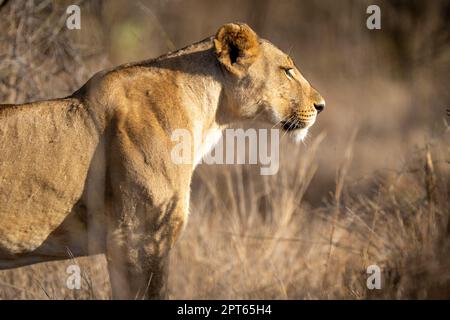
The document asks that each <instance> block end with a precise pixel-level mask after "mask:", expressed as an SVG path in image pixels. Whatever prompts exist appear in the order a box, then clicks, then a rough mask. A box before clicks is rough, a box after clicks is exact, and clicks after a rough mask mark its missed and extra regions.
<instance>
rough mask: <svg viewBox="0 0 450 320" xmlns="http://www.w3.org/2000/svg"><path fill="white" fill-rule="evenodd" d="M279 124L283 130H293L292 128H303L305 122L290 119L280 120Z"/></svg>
mask: <svg viewBox="0 0 450 320" xmlns="http://www.w3.org/2000/svg"><path fill="white" fill-rule="evenodd" d="M281 125H282V126H283V129H284V130H285V131H294V130H297V129H303V128H305V127H306V124H305V123H303V122H301V121H298V120H294V121H290V120H287V121H282V122H281Z"/></svg>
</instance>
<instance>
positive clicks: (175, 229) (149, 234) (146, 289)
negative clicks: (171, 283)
mask: <svg viewBox="0 0 450 320" xmlns="http://www.w3.org/2000/svg"><path fill="white" fill-rule="evenodd" d="M133 198H134V200H136V198H135V197H133ZM146 200H147V202H145V201H144V199H141V200H140V201H133V204H130V203H128V205H130V207H128V210H127V211H126V213H122V218H119V219H117V215H116V216H115V218H113V219H112V221H110V224H109V226H108V229H109V232H108V237H107V248H106V256H107V260H108V268H109V273H110V279H111V287H112V293H113V299H164V298H165V297H166V283H167V281H166V280H167V269H168V262H169V251H170V249H171V247H172V246H173V244H174V242H175V239H176V238H177V237H178V235H179V233H180V231H181V229H182V226H183V224H184V219H185V217H186V214H185V212H184V210H183V209H182V206H180V201H178V199H177V197H173V198H172V199H170V200H168V201H166V202H165V203H163V204H160V205H158V206H152V205H151V204H149V202H148V199H146ZM141 201H142V202H141ZM122 205H123V203H122ZM122 209H124V208H122ZM113 217H114V216H113Z"/></svg>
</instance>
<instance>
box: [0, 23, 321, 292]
mask: <svg viewBox="0 0 450 320" xmlns="http://www.w3.org/2000/svg"><path fill="white" fill-rule="evenodd" d="M231 48H233V50H236V49H237V57H238V58H237V59H236V60H235V61H233V57H231V58H230V50H231ZM285 68H292V69H293V70H295V73H292V74H293V76H292V77H291V76H288V75H286V71H285ZM321 101H322V98H321V96H320V95H319V94H318V93H317V91H315V90H314V89H313V88H312V87H311V86H310V85H309V83H308V82H307V81H306V80H305V79H304V78H303V77H302V76H301V74H300V72H299V71H298V69H297V68H296V67H295V66H294V65H293V62H292V60H291V59H290V58H289V57H288V56H287V55H286V54H285V53H283V52H282V51H280V50H279V49H277V48H276V47H275V46H274V45H272V44H271V43H269V42H268V41H266V40H262V39H259V38H258V37H257V35H256V34H255V33H254V32H253V31H252V30H251V29H250V28H249V27H248V26H247V25H245V24H227V25H225V26H223V27H221V28H220V29H219V31H218V33H217V35H216V36H215V37H211V38H208V39H206V40H204V41H201V42H199V43H196V44H194V45H191V46H189V47H186V48H184V49H181V50H179V51H177V52H174V53H169V54H167V55H164V56H162V57H160V58H157V59H154V60H149V61H144V62H140V63H133V64H127V65H123V66H120V67H117V68H115V69H112V70H107V71H103V72H100V73H98V74H96V75H95V76H94V77H93V78H91V79H90V80H89V81H88V82H87V83H86V84H85V85H84V86H83V87H82V88H80V89H79V90H78V91H76V92H75V93H74V94H72V95H71V96H70V97H67V98H62V99H55V100H50V101H39V102H32V103H27V104H22V105H3V106H0V143H1V146H2V147H1V153H0V269H5V268H15V267H19V266H22V265H28V264H32V263H37V262H44V261H50V260H56V259H67V258H69V257H70V256H71V255H74V256H84V255H90V254H97V253H105V254H106V257H107V260H108V267H109V272H110V279H111V285H112V289H113V297H114V298H127V299H133V298H162V297H164V292H165V283H166V282H165V275H166V271H167V260H168V255H169V250H170V248H171V247H172V246H173V244H174V242H175V240H176V239H177V237H178V236H179V234H180V232H181V230H182V229H183V226H184V224H185V223H186V219H187V216H188V208H189V191H190V183H191V177H192V173H193V170H194V167H195V162H196V161H198V159H199V158H201V156H202V153H204V152H205V147H204V146H202V140H203V138H204V137H205V135H206V134H207V133H208V132H210V131H211V129H216V130H222V129H223V128H225V127H227V126H229V125H230V124H232V123H233V122H235V121H238V120H243V119H253V118H255V116H256V115H258V119H259V120H263V121H265V122H267V123H269V124H271V125H275V124H277V123H279V122H280V121H282V120H283V119H291V121H292V120H293V119H294V120H295V119H296V121H298V123H300V122H301V123H303V127H302V129H299V130H297V131H296V132H297V133H295V131H294V135H295V134H297V136H298V137H300V138H301V137H304V135H305V133H306V131H305V130H307V128H308V127H310V126H311V125H312V124H313V123H314V121H315V117H316V112H315V110H314V107H313V105H314V103H320V102H321ZM299 115H300V116H302V117H298V116H299ZM296 117H297V118H296ZM180 128H183V129H187V130H189V131H190V132H191V133H192V136H194V137H196V138H195V140H194V146H193V152H192V162H191V163H186V164H175V163H173V162H172V159H171V150H172V148H173V147H174V145H175V142H174V141H172V140H171V133H172V132H173V130H175V129H180ZM196 159H197V160H196Z"/></svg>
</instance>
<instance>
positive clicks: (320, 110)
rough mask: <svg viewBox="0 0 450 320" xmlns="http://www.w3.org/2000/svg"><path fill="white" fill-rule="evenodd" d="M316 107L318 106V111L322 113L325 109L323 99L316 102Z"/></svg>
mask: <svg viewBox="0 0 450 320" xmlns="http://www.w3.org/2000/svg"><path fill="white" fill-rule="evenodd" d="M314 108H316V110H317V113H321V112H322V111H323V109H325V102H324V101H321V102H318V103H314Z"/></svg>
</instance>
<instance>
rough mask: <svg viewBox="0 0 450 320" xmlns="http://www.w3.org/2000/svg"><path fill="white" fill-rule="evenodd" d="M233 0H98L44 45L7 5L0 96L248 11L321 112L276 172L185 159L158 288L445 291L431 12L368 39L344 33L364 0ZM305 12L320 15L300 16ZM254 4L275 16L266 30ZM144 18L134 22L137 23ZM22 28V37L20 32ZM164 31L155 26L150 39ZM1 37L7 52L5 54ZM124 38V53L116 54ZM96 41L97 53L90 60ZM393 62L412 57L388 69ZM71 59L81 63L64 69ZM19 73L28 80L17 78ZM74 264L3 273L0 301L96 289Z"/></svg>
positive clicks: (387, 294)
mask: <svg viewBox="0 0 450 320" xmlns="http://www.w3.org/2000/svg"><path fill="white" fill-rule="evenodd" d="M238 2H239V3H242V5H243V7H244V9H245V10H244V9H243V10H241V11H240V12H239V13H235V12H232V11H233V10H229V8H228V7H227V8H228V9H227V8H216V9H217V10H211V7H209V6H214V5H213V4H211V2H208V1H205V2H202V3H201V4H199V3H200V2H199V1H197V2H196V4H195V5H194V4H193V2H190V1H185V2H182V3H179V2H176V4H173V3H168V4H167V6H166V7H161V8H160V7H159V5H156V4H155V3H153V2H152V1H143V2H142V3H143V5H145V8H146V9H145V10H141V9H142V8H141V7H139V6H138V7H136V8H138V9H139V8H141V9H139V10H138V9H136V8H134V7H133V6H132V5H125V4H124V2H122V3H118V2H117V3H114V2H108V3H113V4H112V5H106V4H105V8H104V12H105V14H104V16H106V17H107V18H106V19H105V20H101V19H100V18H99V17H97V16H96V15H95V14H93V13H92V12H91V11H89V10H90V9H89V8H88V9H87V12H88V14H87V15H86V17H85V20H83V21H86V23H89V25H90V26H93V27H92V28H87V30H84V31H83V30H82V31H81V32H80V33H68V32H67V31H65V30H64V29H61V30H59V31H58V32H59V33H55V35H54V37H53V38H50V39H51V41H44V40H45V39H49V33H52V32H53V30H54V29H52V28H50V27H49V28H47V29H46V28H42V29H41V31H40V33H36V38H35V41H30V40H29V39H30V38H29V37H26V36H24V34H26V33H30V32H32V31H33V30H36V28H33V23H36V21H33V20H32V19H31V20H30V19H26V18H24V16H21V15H20V14H19V11H20V10H19V8H16V7H14V8H8V7H6V9H8V10H10V11H11V12H10V14H11V16H10V18H8V19H5V20H2V21H0V30H9V32H7V33H3V34H1V35H0V37H6V38H7V39H8V40H7V41H3V42H0V57H2V59H0V101H1V102H2V103H3V102H10V103H13V102H20V101H23V100H28V99H38V98H43V97H55V96H61V95H65V94H68V93H69V92H70V91H71V90H73V89H75V88H76V87H77V86H78V85H79V84H81V83H82V82H84V81H85V80H86V79H87V77H88V76H89V75H90V74H92V73H94V71H95V70H98V69H102V68H103V67H104V65H114V64H117V63H118V62H123V61H122V60H136V59H139V58H144V57H149V56H154V55H157V54H158V53H162V52H164V51H166V50H167V48H166V47H165V46H166V45H167V43H168V42H169V43H175V45H176V46H177V47H181V46H182V45H184V44H187V43H189V42H192V41H194V40H198V39H200V38H203V37H204V36H206V35H208V34H212V33H213V32H214V31H215V29H216V28H217V25H218V24H220V23H222V22H225V21H233V20H243V21H248V22H250V23H251V24H252V25H254V26H256V28H257V29H258V30H259V31H260V32H261V33H263V34H264V35H265V36H266V37H269V38H270V39H271V40H273V41H274V42H275V43H277V44H279V45H281V47H282V48H283V49H285V50H286V51H288V50H289V49H292V52H291V53H292V55H293V56H294V58H296V60H297V61H298V62H299V65H300V66H301V67H302V70H303V71H304V73H305V75H306V77H307V78H308V79H310V80H311V82H312V83H313V84H315V85H316V87H317V88H318V89H319V91H320V92H321V93H322V94H323V95H324V96H325V97H326V99H327V102H328V110H326V111H325V112H324V113H323V114H321V117H320V118H319V121H318V125H317V126H316V127H315V128H314V130H313V132H312V135H311V137H309V139H308V140H307V142H306V144H305V145H301V146H294V145H292V144H291V143H290V142H288V141H283V143H282V150H281V152H280V156H281V159H280V160H281V165H280V171H279V173H278V174H277V175H275V176H269V177H267V176H260V175H259V174H258V170H256V169H257V168H255V167H252V166H215V167H213V166H205V165H203V166H201V167H199V168H198V169H197V171H196V173H195V177H194V181H193V185H192V192H193V195H192V202H191V216H190V218H189V222H188V225H187V227H186V230H185V233H184V234H183V236H182V237H181V239H180V241H179V242H178V244H177V246H176V248H175V250H174V251H173V254H172V261H171V276H170V279H169V281H170V285H169V294H170V298H172V299H182V298H183V299H194V298H199V299H206V298H209V299H219V298H224V299H232V298H235V299H244V298H247V299H317V298H327V299H328V298H343V299H376V298H447V299H448V298H450V271H449V270H450V257H449V256H448V252H449V249H450V222H449V221H450V207H449V199H450V185H449V181H450V180H449V177H450V174H449V153H448V152H449V149H448V146H449V142H450V139H449V138H450V137H449V128H448V124H447V120H446V119H448V118H446V117H447V116H446V114H445V109H446V108H448V107H449V104H448V103H449V102H450V97H449V93H448V90H447V88H446V84H448V80H449V79H448V73H446V72H444V71H443V70H445V68H443V66H446V65H447V64H448V57H449V56H450V55H448V52H449V47H448V44H447V43H446V42H445V41H444V46H442V47H440V49H439V50H431V49H430V50H429V51H424V50H422V47H423V44H424V43H426V44H427V48H428V46H429V41H424V40H428V39H429V38H430V37H433V36H432V35H433V34H434V33H433V32H437V31H436V30H439V28H440V26H441V24H440V21H441V20H439V19H438V18H436V16H433V15H437V14H438V13H437V12H436V7H434V6H433V5H431V4H430V5H429V6H430V7H426V8H425V9H424V8H422V9H420V10H419V13H421V14H422V13H423V14H424V15H425V16H424V17H426V19H425V18H424V17H422V18H423V19H422V20H421V19H418V21H424V22H423V23H425V25H421V26H420V27H421V28H419V27H418V29H417V30H419V29H420V30H421V31H420V32H418V31H417V32H416V31H414V32H410V31H411V30H410V29H406V30H407V31H408V32H407V34H408V37H411V39H410V38H407V37H406V36H405V37H404V36H402V34H401V33H400V36H399V35H398V34H397V37H394V36H393V35H394V34H396V32H397V33H398V32H400V31H402V28H400V29H395V28H394V27H395V26H389V25H386V29H385V30H386V31H384V33H379V34H373V33H370V34H369V33H367V31H366V30H364V29H355V25H359V23H360V22H361V21H360V20H359V19H360V18H358V17H359V15H358V14H356V13H355V12H359V11H361V10H362V12H364V8H363V7H364V2H351V1H347V2H346V5H347V9H348V10H347V11H346V10H342V11H339V9H338V8H337V7H336V6H334V5H333V3H334V2H333V1H323V2H317V3H315V2H311V3H307V2H306V3H304V2H302V3H301V4H300V2H298V3H297V2H294V1H281V2H274V1H270V0H268V1H263V2H264V3H265V4H264V6H263V5H262V4H261V5H258V6H256V7H255V4H254V2H253V1H251V0H249V1H245V2H243V1H238ZM14 3H15V5H17V6H19V5H20V4H21V3H23V2H21V1H15V2H14ZM43 3H44V4H45V2H43ZM258 3H260V1H258ZM274 3H277V6H275V5H274ZM424 3H425V2H424ZM433 3H435V4H436V3H441V2H438V1H436V2H433ZM60 6H61V7H64V6H63V5H62V4H61V5H60ZM161 6H162V5H161ZM195 6H198V7H195ZM386 6H388V5H386ZM391 6H392V8H391ZM57 7H58V6H56V8H57ZM232 7H233V6H231V5H230V8H232ZM275 7H276V10H275V9H274V8H275ZM388 7H389V8H390V9H392V10H394V11H393V12H394V13H395V14H393V15H392V16H391V17H398V18H401V21H409V20H408V17H409V16H408V12H407V11H404V10H403V11H395V7H396V5H393V4H392V5H389V6H388ZM40 8H41V11H39V12H36V11H35V10H36V8H35V7H33V6H29V7H28V9H27V10H29V11H28V12H29V14H30V15H32V16H34V17H38V16H39V14H42V16H45V17H47V16H48V15H49V12H51V11H52V10H56V9H55V7H54V8H53V9H51V10H50V9H49V8H47V7H46V6H45V5H41V6H40ZM133 8H134V9H133ZM254 8H256V9H258V10H259V11H258V10H256V9H255V10H254ZM264 8H265V9H264ZM293 8H297V9H296V10H293ZM385 8H387V7H383V10H384V9H385ZM301 9H302V10H301ZM350 9H351V10H350ZM15 10H16V11H15ZM46 10H49V11H46ZM133 10H134V11H133ZM148 10H151V12H152V14H151V19H147V18H148V15H146V13H145V12H147V11H148ZM246 10H247V11H246ZM307 10H314V12H315V13H316V14H315V15H312V16H311V15H308V19H302V16H303V15H305V14H306V13H305V12H308V11H307ZM336 10H338V11H336ZM260 11H261V12H260ZM265 11H269V12H273V14H274V17H273V19H271V23H270V24H267V25H266V24H264V18H263V17H264V14H263V13H264V12H265ZM8 12H9V11H8ZM89 12H91V13H92V14H91V13H89ZM139 12H140V13H139ZM180 12H184V13H186V14H184V15H180ZM191 12H195V14H196V16H195V17H197V18H196V19H194V18H193V16H192V15H193V13H191ZM333 12H334V13H336V12H337V14H336V17H337V19H333V15H332V13H333ZM348 12H353V14H352V15H350V16H347V14H348ZM383 12H384V13H383V14H384V16H385V17H388V16H389V12H386V11H383ZM140 14H144V16H143V17H142V16H140ZM403 15H407V17H404V16H403ZM130 17H133V19H132V20H130ZM205 17H208V19H209V20H208V19H206V18H205ZM261 17H262V18H261ZM57 18H58V16H57V15H56V16H55V17H53V18H49V19H57ZM362 18H364V15H363V16H362ZM419 18H420V15H419ZM145 19H147V20H145ZM411 19H412V18H411ZM109 20H111V21H124V27H123V28H122V25H121V24H120V23H119V22H115V24H114V25H113V27H111V28H109V27H108V23H109V22H108V21H109ZM143 20H145V21H146V22H145V24H142V25H145V28H144V29H139V28H137V25H136V23H137V22H139V21H141V22H142V21H143ZM394 20H395V19H393V20H392V21H394ZM51 21H53V23H57V22H55V20H51ZM165 21H172V22H171V23H165ZM174 21H176V22H174ZM192 21H197V22H196V23H195V24H192ZM200 21H203V22H202V23H200ZM205 21H206V22H205ZM286 21H289V24H287V22H286ZM302 21H308V25H306V24H305V22H302ZM396 21H397V20H396ZM411 21H413V22H414V21H416V20H414V19H412V20H411ZM319 22H320V23H319ZM130 23H131V25H130ZM133 23H134V24H133ZM142 23H144V22H142ZM29 24H31V25H29ZM138 24H139V23H138ZM147 24H149V25H147ZM19 25H22V28H25V29H26V28H28V29H26V30H27V31H26V32H25V31H23V33H19V32H16V30H18V26H19ZM50 25H51V23H50ZM311 25H315V26H316V28H314V30H313V29H312V28H310V26H311ZM412 25H414V23H412ZM187 26H189V28H188V27H187ZM130 28H131V29H132V30H134V31H136V30H138V31H139V30H141V31H140V33H139V32H134V31H133V32H132V36H130V35H129V34H128V36H127V37H125V39H122V40H121V39H119V40H120V41H119V40H117V37H116V36H117V34H122V33H124V30H125V31H126V30H130ZM136 28H137V29H136ZM162 28H163V29H165V30H166V31H165V32H164V35H163V36H161V37H160V38H159V39H158V34H159V33H160V31H161V30H162ZM389 28H391V29H392V30H391V29H389ZM25 29H23V30H25ZM109 29H111V33H107V32H108V31H109ZM291 29H292V30H294V31H292V30H291ZM93 30H96V31H95V32H96V33H95V34H93V35H92V32H94V31H93ZM99 30H101V32H100V31H99ZM142 30H144V31H142ZM186 30H190V31H191V32H187V31H186ZM306 30H307V31H308V32H306ZM83 32H85V33H83ZM86 32H87V33H86ZM105 32H106V33H105ZM97 33H98V34H97ZM125 33H126V32H125ZM147 33H148V34H149V36H148V37H149V39H152V41H136V38H134V37H138V38H139V37H144V39H145V37H146V34H147ZM113 35H114V38H108V37H112V36H113ZM445 36H448V30H447V33H444V38H445ZM97 38H99V39H101V40H102V41H97V40H96V39H97ZM169 38H170V39H169ZM442 38H443V37H442V34H441V36H439V37H436V39H442ZM10 39H13V42H11V40H10ZM39 39H40V40H39ZM317 39H321V40H320V41H318V40H317ZM393 39H394V40H395V39H397V40H396V41H397V42H399V40H398V39H400V40H401V41H403V42H405V46H406V48H407V50H406V52H407V55H406V56H405V55H400V54H399V53H398V52H397V51H395V52H396V53H397V54H399V56H398V57H397V58H394V57H393V56H395V55H394V54H393V53H392V52H393V50H394V48H393V42H395V41H394V40H393ZM138 40H139V39H138ZM140 40H142V39H140ZM401 41H400V42H401ZM11 43H16V45H15V46H16V48H17V50H10V47H11ZM93 43H107V44H108V45H109V46H110V48H108V45H106V46H105V47H100V49H99V47H95V46H93ZM124 43H125V44H127V45H128V46H131V48H130V49H129V50H123V49H122V45H123V44H124ZM297 43H300V44H301V47H300V45H297ZM434 43H437V41H435V42H433V44H434ZM5 44H6V45H5ZM292 44H295V45H296V46H298V47H294V48H291V47H292ZM133 45H135V46H134V47H133ZM29 48H34V49H33V50H28V49H29ZM43 49H46V51H45V50H43ZM94 49H95V50H94ZM93 50H94V51H93ZM102 50H105V51H107V54H106V53H105V54H101V55H92V54H93V52H94V53H98V52H99V51H100V52H101V51H102ZM45 52H50V53H51V54H47V55H46V54H45ZM130 52H131V54H132V55H133V57H129V55H130ZM425 53H426V56H424V54H425ZM445 53H447V54H445ZM403 54H405V53H403ZM350 55H352V56H351V59H350V58H349V57H350ZM434 55H435V56H434ZM4 57H6V59H5V58H4ZM402 57H403V58H404V59H403V58H402ZM446 57H447V58H446ZM108 59H110V60H112V62H108ZM402 59H403V60H405V59H407V60H408V61H409V62H410V64H409V65H407V66H406V67H405V65H402V66H401V67H399V65H400V63H399V60H402ZM424 59H425V62H424ZM403 60H402V61H403ZM74 61H75V62H74ZM76 61H78V64H79V65H83V66H85V69H79V68H76V66H77V62H76ZM405 61H406V60H405ZM58 66H64V67H62V68H58ZM74 66H75V67H74ZM405 68H406V69H405ZM27 70H31V71H32V74H34V75H35V76H34V77H32V78H26V77H24V72H26V71H27ZM42 70H47V71H49V73H48V74H47V75H43V72H42ZM399 70H400V71H399ZM401 70H403V71H401ZM405 70H406V71H405ZM402 72H404V73H402ZM73 75H75V78H74V79H72V78H71V77H72V76H73ZM67 79H72V80H70V81H66V80H67ZM55 84H57V86H55ZM76 262H77V263H78V264H79V265H80V266H81V270H82V271H83V283H82V288H81V290H79V291H72V290H69V289H67V288H66V285H65V283H66V277H67V274H66V272H65V270H66V267H67V266H68V265H69V264H72V263H73V261H70V260H68V261H64V262H55V263H47V264H40V265H34V266H30V267H25V268H20V269H16V270H7V271H0V298H3V299H49V298H50V299H108V298H109V297H110V287H109V283H108V276H107V272H106V266H105V259H104V257H103V256H97V257H89V258H82V259H76ZM371 264H377V265H378V266H380V267H381V269H382V281H383V283H382V289H381V290H372V291H371V290H368V289H367V288H366V279H367V274H366V268H367V266H369V265H371Z"/></svg>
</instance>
